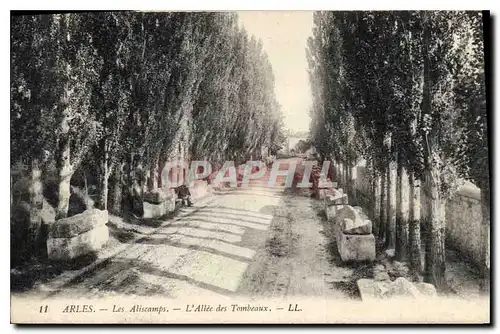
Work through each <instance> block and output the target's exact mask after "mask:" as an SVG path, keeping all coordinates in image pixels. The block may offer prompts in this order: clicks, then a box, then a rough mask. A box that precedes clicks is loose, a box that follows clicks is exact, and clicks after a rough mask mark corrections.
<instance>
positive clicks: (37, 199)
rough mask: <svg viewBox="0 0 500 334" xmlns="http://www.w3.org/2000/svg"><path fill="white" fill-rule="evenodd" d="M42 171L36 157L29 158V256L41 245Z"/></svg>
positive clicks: (35, 252)
mask: <svg viewBox="0 0 500 334" xmlns="http://www.w3.org/2000/svg"><path fill="white" fill-rule="evenodd" d="M41 176H42V171H41V170H40V165H39V161H38V159H37V158H32V160H31V173H30V186H29V192H30V206H29V208H30V210H29V228H28V238H27V245H28V253H29V255H30V256H33V255H37V254H39V253H40V252H39V250H40V249H41V247H42V246H43V245H42V243H43V240H42V238H41V236H42V234H41V230H42V216H41V210H42V206H43V192H42V190H43V187H42V181H41Z"/></svg>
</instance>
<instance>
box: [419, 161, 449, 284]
mask: <svg viewBox="0 0 500 334" xmlns="http://www.w3.org/2000/svg"><path fill="white" fill-rule="evenodd" d="M429 167H430V168H429ZM429 167H428V168H427V169H426V170H425V174H424V175H425V182H424V186H425V190H424V193H425V194H426V197H427V198H428V200H427V203H426V204H427V205H428V207H427V210H426V212H427V217H425V221H426V223H427V224H428V227H427V228H426V243H425V244H426V251H425V277H424V279H425V281H426V282H428V283H431V284H434V286H436V289H438V290H440V291H442V290H444V289H445V288H446V278H445V247H444V246H445V245H444V242H445V235H444V226H443V222H442V208H441V198H440V194H439V187H440V175H439V170H438V169H437V167H436V166H434V165H431V166H429Z"/></svg>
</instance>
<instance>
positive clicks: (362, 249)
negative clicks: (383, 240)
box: [333, 205, 375, 262]
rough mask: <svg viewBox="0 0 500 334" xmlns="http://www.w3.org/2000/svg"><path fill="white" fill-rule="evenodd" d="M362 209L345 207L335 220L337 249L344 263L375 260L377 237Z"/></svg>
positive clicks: (338, 212) (339, 211) (340, 210)
mask: <svg viewBox="0 0 500 334" xmlns="http://www.w3.org/2000/svg"><path fill="white" fill-rule="evenodd" d="M360 209H361V208H353V207H352V206H350V205H343V206H342V207H341V208H340V209H338V211H337V213H336V215H335V218H334V222H333V223H334V233H335V236H336V239H337V248H338V251H339V254H340V258H341V259H342V261H343V262H353V261H354V262H362V261H374V260H375V237H374V236H373V234H372V222H371V221H370V220H369V219H367V217H366V215H365V214H363V212H362V210H360Z"/></svg>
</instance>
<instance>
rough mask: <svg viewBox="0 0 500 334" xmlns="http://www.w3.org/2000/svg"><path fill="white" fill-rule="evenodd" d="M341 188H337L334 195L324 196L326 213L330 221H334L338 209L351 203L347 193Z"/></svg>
mask: <svg viewBox="0 0 500 334" xmlns="http://www.w3.org/2000/svg"><path fill="white" fill-rule="evenodd" d="M341 190H342V189H340V191H339V190H335V193H334V194H333V195H327V196H325V198H324V204H325V213H326V218H327V219H328V221H333V219H334V218H335V215H336V214H337V210H338V209H340V208H342V207H343V206H344V205H346V204H348V203H349V202H348V198H347V194H344V193H342V192H341Z"/></svg>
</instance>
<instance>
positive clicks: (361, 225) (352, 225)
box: [341, 218, 372, 234]
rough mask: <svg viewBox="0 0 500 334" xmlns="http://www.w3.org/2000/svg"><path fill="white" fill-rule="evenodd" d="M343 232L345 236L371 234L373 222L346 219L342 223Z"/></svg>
mask: <svg viewBox="0 0 500 334" xmlns="http://www.w3.org/2000/svg"><path fill="white" fill-rule="evenodd" d="M341 230H342V232H343V233H344V234H371V233H372V222H371V220H368V219H365V220H354V221H353V220H352V219H349V218H346V219H344V220H343V221H342V228H341Z"/></svg>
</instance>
